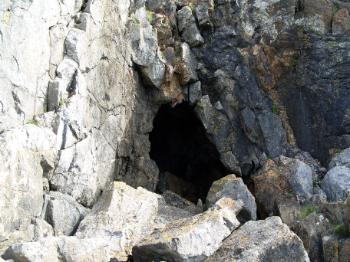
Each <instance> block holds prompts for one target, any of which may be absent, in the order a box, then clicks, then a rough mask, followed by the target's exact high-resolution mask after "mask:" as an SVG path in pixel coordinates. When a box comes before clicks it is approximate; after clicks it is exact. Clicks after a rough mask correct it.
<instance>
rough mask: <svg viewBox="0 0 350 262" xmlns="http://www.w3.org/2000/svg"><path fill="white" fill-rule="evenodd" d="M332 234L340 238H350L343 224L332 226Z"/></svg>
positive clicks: (349, 233) (349, 232)
mask: <svg viewBox="0 0 350 262" xmlns="http://www.w3.org/2000/svg"><path fill="white" fill-rule="evenodd" d="M334 233H335V234H336V235H338V236H340V237H349V236H350V231H349V229H348V228H347V227H346V226H345V225H344V224H339V225H334Z"/></svg>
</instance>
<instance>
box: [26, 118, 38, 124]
mask: <svg viewBox="0 0 350 262" xmlns="http://www.w3.org/2000/svg"><path fill="white" fill-rule="evenodd" d="M26 124H30V125H36V126H38V125H39V122H38V120H36V119H35V118H33V119H30V120H28V121H27V122H26Z"/></svg>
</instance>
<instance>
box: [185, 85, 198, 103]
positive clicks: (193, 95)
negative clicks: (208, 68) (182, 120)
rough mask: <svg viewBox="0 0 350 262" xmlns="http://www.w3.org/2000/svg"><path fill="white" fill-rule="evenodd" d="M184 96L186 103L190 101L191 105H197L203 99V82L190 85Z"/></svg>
mask: <svg viewBox="0 0 350 262" xmlns="http://www.w3.org/2000/svg"><path fill="white" fill-rule="evenodd" d="M184 96H185V99H186V101H188V102H189V103H190V104H196V103H197V102H198V101H199V100H200V99H201V97H202V88H201V82H200V81H197V82H195V83H193V84H190V85H189V86H188V87H187V88H186V89H185V90H184Z"/></svg>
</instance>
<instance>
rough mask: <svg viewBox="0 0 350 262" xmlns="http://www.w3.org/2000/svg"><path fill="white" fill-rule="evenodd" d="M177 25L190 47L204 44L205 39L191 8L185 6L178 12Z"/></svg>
mask: <svg viewBox="0 0 350 262" xmlns="http://www.w3.org/2000/svg"><path fill="white" fill-rule="evenodd" d="M177 25H178V28H179V31H180V33H181V36H182V38H183V39H184V40H185V41H186V42H187V43H188V44H189V45H190V46H192V47H193V46H198V45H201V44H203V43H204V39H203V37H202V36H201V34H200V32H199V29H198V27H197V24H196V19H195V18H194V16H193V14H192V10H191V8H190V7H189V6H184V7H183V8H181V9H180V10H179V11H178V12H177Z"/></svg>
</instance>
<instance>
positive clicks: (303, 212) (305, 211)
mask: <svg viewBox="0 0 350 262" xmlns="http://www.w3.org/2000/svg"><path fill="white" fill-rule="evenodd" d="M314 212H317V209H316V207H314V206H311V205H306V206H303V207H302V208H301V209H300V218H301V219H304V218H306V217H308V216H309V215H310V214H312V213H314Z"/></svg>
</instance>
